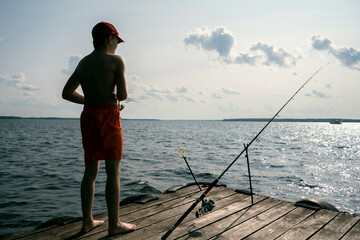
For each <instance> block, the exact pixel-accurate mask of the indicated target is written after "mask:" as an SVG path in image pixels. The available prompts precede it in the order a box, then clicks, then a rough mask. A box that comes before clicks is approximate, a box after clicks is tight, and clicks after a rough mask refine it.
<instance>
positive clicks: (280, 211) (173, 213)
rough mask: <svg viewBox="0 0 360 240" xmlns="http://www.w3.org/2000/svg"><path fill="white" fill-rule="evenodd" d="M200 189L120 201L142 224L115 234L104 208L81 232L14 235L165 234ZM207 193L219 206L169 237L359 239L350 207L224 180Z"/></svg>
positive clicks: (66, 229)
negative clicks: (311, 203) (297, 199)
mask: <svg viewBox="0 0 360 240" xmlns="http://www.w3.org/2000/svg"><path fill="white" fill-rule="evenodd" d="M203 190H205V187H204V189H203ZM200 195H201V192H200V191H199V189H198V188H197V186H194V185H193V186H188V187H186V188H182V189H179V190H177V191H176V192H173V193H168V194H163V195H160V196H159V197H158V199H157V200H154V201H150V202H147V203H144V204H139V203H131V204H127V205H125V206H121V207H120V218H121V220H122V221H126V222H131V223H134V224H136V225H137V230H136V231H135V232H132V233H128V234H122V235H118V236H114V237H111V238H110V237H108V235H107V229H108V222H107V212H102V213H99V214H97V215H95V218H96V219H102V220H104V221H105V224H103V225H102V226H100V227H97V228H95V229H93V230H92V231H90V232H89V233H87V234H80V229H81V221H76V222H73V223H70V224H66V225H63V226H49V227H46V228H43V229H38V230H35V231H33V232H29V233H26V234H22V235H19V236H15V237H12V238H11V239H13V240H14V239H20V240H32V239H37V240H38V239H40V240H41V239H55V240H56V239H68V240H70V239H89V240H92V239H94V240H95V239H102V240H103V239H136V240H138V239H139V240H140V239H160V238H161V236H162V235H163V234H165V232H166V231H167V230H168V229H169V228H170V227H171V226H172V225H173V224H174V223H175V222H176V221H177V220H178V219H179V218H180V216H181V215H182V214H183V213H184V212H185V211H186V210H187V209H188V208H189V207H190V206H191V205H192V204H193V203H194V201H195V200H196V199H197V198H198V197H200ZM206 199H212V200H214V202H215V208H214V209H213V210H212V211H211V212H210V213H208V214H206V215H204V216H201V217H200V218H196V217H195V211H196V210H197V209H198V207H200V205H201V204H199V205H198V207H196V208H195V209H194V210H193V212H192V213H190V214H189V215H188V216H187V217H186V218H185V219H184V221H183V222H182V223H181V224H180V225H179V226H178V227H177V228H176V229H175V230H174V232H173V233H172V234H171V235H170V237H169V238H168V239H219V240H220V239H316V240H318V239H326V240H331V239H344V240H349V239H357V240H358V239H360V218H359V217H355V216H352V215H349V214H346V213H339V212H333V211H329V210H312V209H307V208H304V207H297V206H295V205H294V203H291V202H287V201H281V200H278V199H274V198H269V197H266V196H260V195H256V194H255V195H254V205H251V198H250V196H248V195H246V194H242V193H237V192H235V191H234V190H232V189H229V188H226V187H225V186H217V187H215V188H214V189H213V190H212V191H210V192H209V194H208V196H207V197H206Z"/></svg>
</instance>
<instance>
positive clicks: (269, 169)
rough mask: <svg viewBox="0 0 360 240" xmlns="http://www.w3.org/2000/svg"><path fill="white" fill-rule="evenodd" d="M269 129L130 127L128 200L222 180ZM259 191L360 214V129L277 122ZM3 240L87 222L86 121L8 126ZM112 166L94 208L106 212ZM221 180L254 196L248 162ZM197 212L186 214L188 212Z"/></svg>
mask: <svg viewBox="0 0 360 240" xmlns="http://www.w3.org/2000/svg"><path fill="white" fill-rule="evenodd" d="M265 124H266V123H264V122H223V121H136V120H124V121H122V127H123V131H124V155H123V160H122V173H121V199H124V198H125V197H128V196H132V195H135V194H142V193H145V194H151V195H158V194H161V193H163V192H164V191H165V190H166V189H168V188H170V187H172V186H175V185H179V184H185V183H189V182H193V179H192V176H191V174H190V172H189V170H188V169H187V166H186V163H185V162H184V160H183V159H182V157H181V155H180V154H179V152H178V149H179V148H180V149H182V150H184V151H185V156H186V157H187V159H188V162H189V164H190V166H191V168H192V170H193V172H194V174H195V176H196V178H197V180H198V181H202V182H212V181H213V180H214V179H216V178H217V177H218V176H219V175H220V174H221V173H222V172H223V171H224V170H225V169H226V167H227V166H228V165H229V164H230V163H231V162H232V161H233V160H234V159H235V158H236V157H237V156H238V154H239V153H240V152H241V151H242V150H243V149H244V143H249V142H250V141H251V140H252V139H253V138H254V136H255V135H256V134H257V133H258V132H259V131H260V130H261V129H262V128H263V127H264V126H265ZM249 156H250V164H251V175H252V184H253V189H254V192H255V193H257V194H262V195H266V196H271V197H274V198H278V199H282V200H288V201H293V202H295V201H297V200H300V199H301V198H319V199H322V200H326V201H328V202H330V203H331V204H333V205H334V206H335V207H337V208H338V209H339V210H340V211H345V212H348V213H351V214H355V215H360V124H359V123H345V124H342V125H331V124H328V123H278V122H275V123H271V124H270V125H269V126H268V128H267V129H266V130H265V131H264V132H263V133H262V134H261V135H260V137H259V141H255V142H254V143H253V144H252V145H251V146H250V148H249ZM0 160H1V161H0V190H1V191H0V226H1V229H0V238H4V237H9V236H12V235H15V234H20V233H24V232H27V231H31V230H33V229H35V228H36V227H38V226H39V225H40V224H41V223H44V222H46V221H49V220H53V219H55V218H59V217H60V218H66V217H70V218H72V217H81V206H80V193H79V189H80V182H81V179H82V174H83V169H84V163H83V149H82V145H81V134H80V123H79V120H60V119H59V120H49V119H1V120H0ZM105 181H106V174H105V169H104V163H103V162H102V163H101V165H100V171H99V175H98V178H97V182H96V190H95V201H94V209H93V211H94V212H95V213H96V212H100V211H104V210H106V202H105V194H104V189H105ZM220 183H223V184H226V185H227V186H228V187H230V188H234V189H237V188H238V189H248V188H249V183H248V177H247V165H246V158H245V156H244V155H242V156H241V157H240V158H239V159H238V161H237V162H236V163H235V164H234V165H233V166H232V167H231V168H230V170H229V171H228V172H227V173H226V174H225V175H224V176H223V177H222V178H221V180H220ZM186 210H187V209H184V212H185V211H186Z"/></svg>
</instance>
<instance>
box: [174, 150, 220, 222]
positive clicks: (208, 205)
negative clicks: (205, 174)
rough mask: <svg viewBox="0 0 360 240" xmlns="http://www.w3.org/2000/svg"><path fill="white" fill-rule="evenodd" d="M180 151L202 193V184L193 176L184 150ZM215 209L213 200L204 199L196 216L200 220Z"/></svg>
mask: <svg viewBox="0 0 360 240" xmlns="http://www.w3.org/2000/svg"><path fill="white" fill-rule="evenodd" d="M178 150H179V153H180V154H181V156H182V157H183V159H184V161H185V162H186V165H187V166H188V168H189V170H190V173H191V175H192V177H193V179H194V181H195V183H196V185H197V186H198V188H199V190H200V191H202V189H201V187H200V184H199V183H198V181H196V178H195V175H194V174H193V172H192V170H191V167H190V165H189V163H188V161H187V160H186V157H185V154H184V150H183V151H181V150H180V149H178ZM214 207H215V202H214V201H213V200H211V199H202V200H201V207H200V208H199V209H198V210H197V211H196V213H195V216H196V217H197V218H198V217H200V216H201V215H204V214H206V213H209V212H211V211H212V210H213V209H214Z"/></svg>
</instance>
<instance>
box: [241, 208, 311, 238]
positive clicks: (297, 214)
mask: <svg viewBox="0 0 360 240" xmlns="http://www.w3.org/2000/svg"><path fill="white" fill-rule="evenodd" d="M313 213H315V211H314V210H311V209H308V208H302V207H298V208H296V209H295V210H294V211H291V212H289V213H288V214H286V215H285V216H283V217H282V218H280V219H278V220H276V221H274V222H273V223H271V224H269V225H267V226H266V227H264V228H262V229H260V230H259V231H257V232H255V233H253V234H251V235H249V236H248V237H246V238H244V239H246V240H250V239H251V240H257V239H275V238H277V237H279V236H280V235H281V234H283V233H284V232H286V231H288V230H289V229H290V228H292V227H293V226H295V225H296V224H298V223H299V222H301V221H303V220H304V219H305V218H307V217H309V216H310V215H311V214H313Z"/></svg>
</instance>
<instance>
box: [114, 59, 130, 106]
mask: <svg viewBox="0 0 360 240" xmlns="http://www.w3.org/2000/svg"><path fill="white" fill-rule="evenodd" d="M116 60H117V70H116V73H115V84H116V89H117V92H116V97H117V99H118V100H119V101H124V100H125V99H126V98H127V90H126V80H125V63H124V60H123V59H122V58H121V57H120V56H117V57H116Z"/></svg>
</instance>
